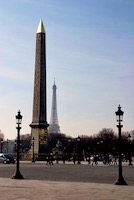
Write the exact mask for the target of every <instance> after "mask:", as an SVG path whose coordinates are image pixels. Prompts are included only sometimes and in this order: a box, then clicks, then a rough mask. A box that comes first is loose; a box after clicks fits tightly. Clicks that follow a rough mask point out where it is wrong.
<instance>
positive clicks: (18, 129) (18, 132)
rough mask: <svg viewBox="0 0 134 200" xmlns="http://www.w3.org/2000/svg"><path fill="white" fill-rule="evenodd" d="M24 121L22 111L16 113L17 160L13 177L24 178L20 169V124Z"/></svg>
mask: <svg viewBox="0 0 134 200" xmlns="http://www.w3.org/2000/svg"><path fill="white" fill-rule="evenodd" d="M21 122H22V115H21V114H20V111H18V115H16V124H17V127H16V129H17V162H16V172H15V173H14V175H13V176H12V179H24V178H23V176H22V175H21V173H20V170H19V159H20V158H19V157H20V155H19V150H20V129H21V127H20V124H21Z"/></svg>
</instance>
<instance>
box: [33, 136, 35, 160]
mask: <svg viewBox="0 0 134 200" xmlns="http://www.w3.org/2000/svg"><path fill="white" fill-rule="evenodd" d="M34 140H35V139H34V137H33V138H32V147H33V152H32V153H33V155H32V162H35V156H34Z"/></svg>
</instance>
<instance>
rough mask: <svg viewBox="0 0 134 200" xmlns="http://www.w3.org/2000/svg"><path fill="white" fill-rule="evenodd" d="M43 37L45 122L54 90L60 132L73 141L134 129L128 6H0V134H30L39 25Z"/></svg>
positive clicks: (132, 15) (110, 1) (22, 1)
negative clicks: (18, 119) (119, 113)
mask: <svg viewBox="0 0 134 200" xmlns="http://www.w3.org/2000/svg"><path fill="white" fill-rule="evenodd" d="M40 19H42V20H43V23H44V26H45V30H46V42H47V43H46V54H47V120H48V123H49V121H50V114H51V103H52V85H53V82H54V78H55V81H56V85H57V106H58V118H59V125H60V129H61V132H63V133H66V134H67V135H71V136H74V137H76V136H78V135H82V134H87V135H91V134H94V133H98V132H99V131H100V130H101V129H102V128H112V129H113V130H114V131H115V132H117V127H116V117H115V111H116V110H117V107H118V105H119V104H121V107H122V110H123V111H124V121H123V130H124V131H131V130H134V1H133V0H127V1H126V0H67V1H66V0H39V1H37V0H12V1H9V0H4V1H3V0H0V95H1V96H0V129H1V132H2V133H4V135H5V138H8V139H14V138H15V137H16V121H15V115H16V114H17V112H18V110H19V109H20V110H21V113H22V115H23V121H22V129H21V134H26V133H31V129H30V127H29V124H30V123H31V122H32V106H33V83H34V65H35V41H36V31H37V27H38V23H39V20H40Z"/></svg>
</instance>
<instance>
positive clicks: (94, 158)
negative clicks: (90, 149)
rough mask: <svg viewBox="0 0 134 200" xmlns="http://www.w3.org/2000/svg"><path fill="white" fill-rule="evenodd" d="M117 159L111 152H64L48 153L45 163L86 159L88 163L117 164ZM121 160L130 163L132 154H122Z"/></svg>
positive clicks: (75, 162)
mask: <svg viewBox="0 0 134 200" xmlns="http://www.w3.org/2000/svg"><path fill="white" fill-rule="evenodd" d="M118 160H119V158H118V156H113V155H112V154H105V155H102V154H99V155H98V154H93V155H86V156H81V155H78V154H76V153H73V155H71V156H68V155H65V154H62V155H58V154H53V153H50V154H48V155H47V156H46V165H53V164H54V163H56V164H58V163H59V161H62V162H63V164H65V163H66V161H69V162H73V164H81V162H82V161H86V162H87V163H88V164H90V165H98V162H102V163H103V164H104V165H111V164H113V165H117V164H118ZM122 162H126V163H128V164H129V165H132V156H131V155H130V154H127V155H123V154H122Z"/></svg>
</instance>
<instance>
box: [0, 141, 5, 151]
mask: <svg viewBox="0 0 134 200" xmlns="http://www.w3.org/2000/svg"><path fill="white" fill-rule="evenodd" d="M3 143H4V141H3V139H2V140H1V141H0V144H1V153H3Z"/></svg>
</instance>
